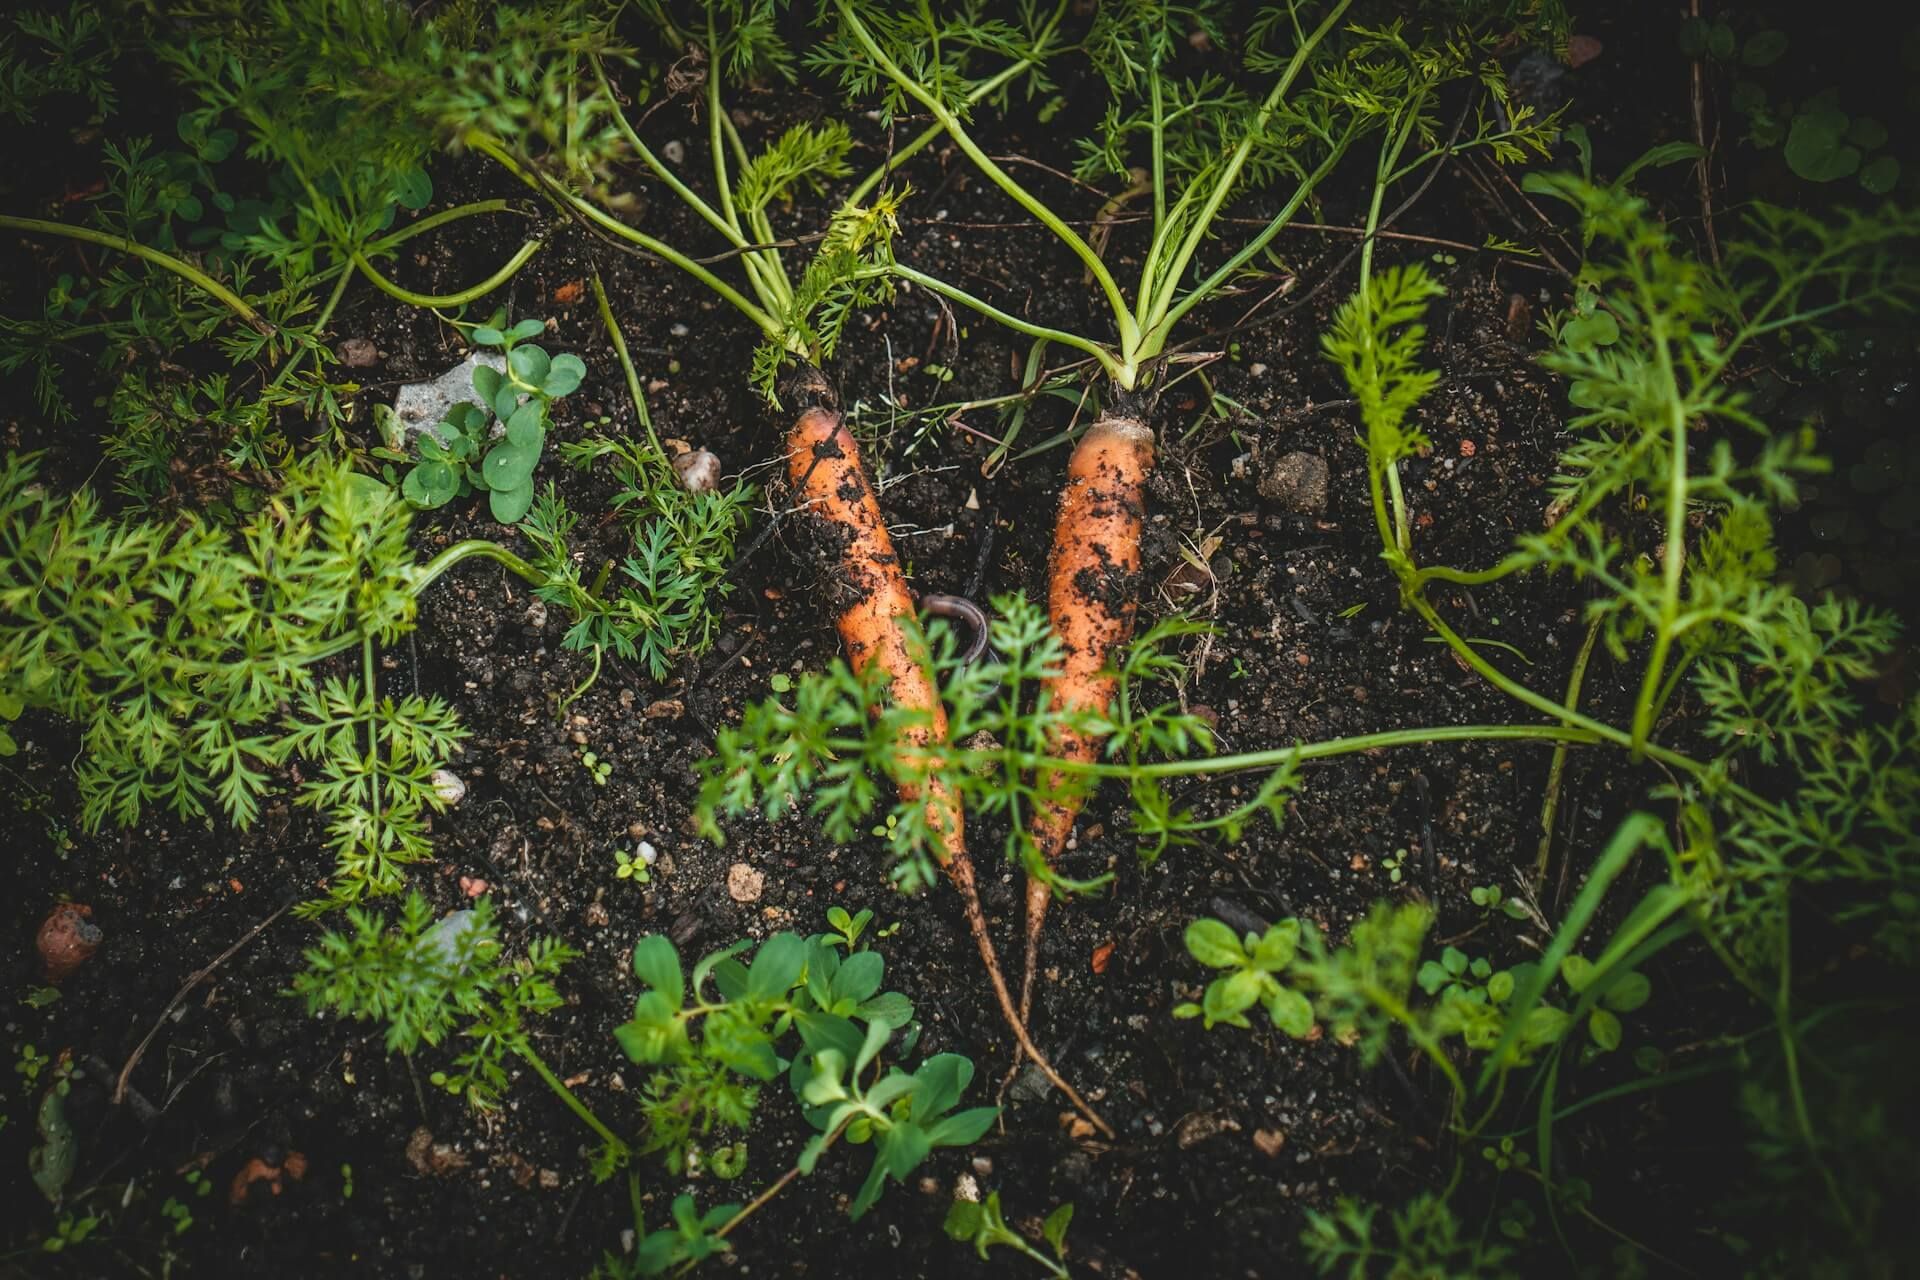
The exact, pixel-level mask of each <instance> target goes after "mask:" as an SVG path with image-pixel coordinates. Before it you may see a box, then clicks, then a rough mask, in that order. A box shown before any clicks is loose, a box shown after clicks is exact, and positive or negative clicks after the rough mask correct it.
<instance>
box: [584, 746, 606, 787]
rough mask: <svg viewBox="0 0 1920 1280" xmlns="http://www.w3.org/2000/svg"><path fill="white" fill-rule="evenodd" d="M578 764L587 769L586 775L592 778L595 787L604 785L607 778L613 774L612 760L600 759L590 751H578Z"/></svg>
mask: <svg viewBox="0 0 1920 1280" xmlns="http://www.w3.org/2000/svg"><path fill="white" fill-rule="evenodd" d="M580 766H581V767H582V768H583V769H585V770H586V771H587V776H588V777H589V778H592V779H593V785H594V786H596V787H604V786H606V785H607V780H608V779H609V778H611V777H612V776H613V761H611V760H602V759H601V758H600V757H599V756H598V755H596V754H594V753H593V752H591V751H582V752H581V753H580Z"/></svg>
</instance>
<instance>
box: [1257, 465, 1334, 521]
mask: <svg viewBox="0 0 1920 1280" xmlns="http://www.w3.org/2000/svg"><path fill="white" fill-rule="evenodd" d="M1257 484H1258V487H1259V490H1260V496H1261V497H1263V498H1267V499H1269V500H1271V501H1273V502H1277V503H1279V504H1280V506H1281V507H1282V508H1283V509H1284V510H1287V511H1291V512H1293V513H1294V514H1296V515H1303V516H1317V515H1324V514H1325V513H1326V510H1327V460H1326V459H1325V458H1322V457H1321V456H1320V455H1319V454H1317V453H1283V454H1281V455H1280V456H1279V457H1277V458H1275V459H1274V460H1273V461H1272V462H1270V463H1268V464H1267V465H1266V466H1264V467H1262V468H1261V469H1260V478H1259V480H1258V482H1257Z"/></svg>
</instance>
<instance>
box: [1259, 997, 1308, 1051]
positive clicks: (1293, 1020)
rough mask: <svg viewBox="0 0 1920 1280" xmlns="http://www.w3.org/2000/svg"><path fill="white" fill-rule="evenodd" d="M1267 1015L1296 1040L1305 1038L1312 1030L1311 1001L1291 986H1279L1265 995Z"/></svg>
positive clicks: (1275, 1024) (1274, 1023)
mask: <svg viewBox="0 0 1920 1280" xmlns="http://www.w3.org/2000/svg"><path fill="white" fill-rule="evenodd" d="M1267 1016H1268V1017H1270V1018H1272V1019H1273V1025H1274V1026H1276V1027H1278V1028H1280V1029H1281V1030H1282V1031H1284V1032H1286V1033H1287V1034H1288V1035H1290V1036H1292V1037H1293V1038H1294V1039H1296V1040H1303V1039H1305V1038H1306V1037H1307V1035H1308V1034H1309V1033H1311V1032H1312V1030H1313V1003H1312V1002H1311V1001H1310V1000H1308V999H1307V998H1306V997H1305V996H1303V995H1301V994H1300V993H1299V992H1298V991H1295V990H1294V989H1293V988H1292V987H1281V988H1280V989H1279V990H1278V991H1275V992H1274V993H1273V994H1271V995H1269V996H1268V997H1267Z"/></svg>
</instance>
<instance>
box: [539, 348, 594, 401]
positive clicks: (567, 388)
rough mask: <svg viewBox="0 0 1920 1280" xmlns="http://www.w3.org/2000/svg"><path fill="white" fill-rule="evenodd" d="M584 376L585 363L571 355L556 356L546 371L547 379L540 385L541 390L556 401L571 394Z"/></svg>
mask: <svg viewBox="0 0 1920 1280" xmlns="http://www.w3.org/2000/svg"><path fill="white" fill-rule="evenodd" d="M586 376H587V366H586V362H585V361H583V360H581V359H580V357H579V356H576V355H573V354H571V353H569V354H566V355H558V356H555V357H554V358H553V366H552V367H551V368H550V369H548V370H547V378H546V381H545V382H544V383H543V384H541V390H543V391H545V392H546V393H547V394H548V395H549V396H551V397H553V398H555V399H558V398H559V397H561V396H564V395H569V394H571V393H572V392H573V390H574V389H575V388H576V387H578V386H579V385H580V384H581V382H583V381H584V380H585V379H586Z"/></svg>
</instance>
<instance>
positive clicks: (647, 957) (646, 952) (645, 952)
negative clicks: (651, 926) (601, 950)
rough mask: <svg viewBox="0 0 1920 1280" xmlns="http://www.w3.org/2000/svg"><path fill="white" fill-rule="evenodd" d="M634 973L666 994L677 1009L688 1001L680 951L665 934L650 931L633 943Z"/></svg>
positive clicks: (650, 985)
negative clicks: (686, 999)
mask: <svg viewBox="0 0 1920 1280" xmlns="http://www.w3.org/2000/svg"><path fill="white" fill-rule="evenodd" d="M633 972H634V974H635V975H636V976H638V977H639V979H640V981H642V982H644V983H646V984H647V985H648V986H649V987H652V988H653V989H654V990H655V991H658V992H660V993H661V994H663V995H665V996H666V997H667V999H668V1001H669V1002H670V1003H671V1004H672V1005H673V1007H674V1009H675V1010H676V1011H678V1010H679V1009H680V1008H681V1007H682V1006H683V1005H684V1004H685V997H686V979H685V976H684V974H683V972H682V970H681V968H680V953H679V951H677V950H675V948H674V945H673V942H672V940H671V939H669V938H668V937H667V936H666V935H665V934H661V933H651V934H648V935H647V936H646V937H644V938H642V939H640V941H639V942H638V943H636V944H635V945H634V948H633Z"/></svg>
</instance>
